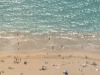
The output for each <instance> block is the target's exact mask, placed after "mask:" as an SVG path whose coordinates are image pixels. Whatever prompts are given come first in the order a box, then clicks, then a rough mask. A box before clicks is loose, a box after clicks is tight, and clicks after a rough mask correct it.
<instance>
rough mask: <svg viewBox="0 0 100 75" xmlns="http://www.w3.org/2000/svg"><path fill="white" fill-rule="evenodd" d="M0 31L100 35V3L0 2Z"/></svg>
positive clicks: (76, 0)
mask: <svg viewBox="0 0 100 75" xmlns="http://www.w3.org/2000/svg"><path fill="white" fill-rule="evenodd" d="M0 30H1V31H22V32H29V33H32V34H42V33H51V32H56V33H59V32H61V33H63V32H66V31H73V32H74V31H75V32H100V0H0Z"/></svg>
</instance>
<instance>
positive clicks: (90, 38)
mask: <svg viewBox="0 0 100 75" xmlns="http://www.w3.org/2000/svg"><path fill="white" fill-rule="evenodd" d="M0 43H1V44H0V50H4V51H6V50H11V51H12V50H48V49H49V50H90V49H91V50H99V49H100V35H97V34H90V33H87V34H84V35H81V33H80V34H78V33H70V34H69V33H66V34H64V35H63V34H60V33H59V34H57V33H52V34H42V35H32V34H29V33H20V32H6V33H5V34H3V33H1V34H0Z"/></svg>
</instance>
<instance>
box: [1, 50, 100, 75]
mask: <svg viewBox="0 0 100 75" xmlns="http://www.w3.org/2000/svg"><path fill="white" fill-rule="evenodd" d="M64 70H67V71H68V75H100V52H97V51H93V52H89V51H84V52H83V51H76V50H75V51H71V50H68V51H49V50H46V51H12V52H9V51H0V75H40V74H41V75H47V74H48V75H64V74H63V72H64Z"/></svg>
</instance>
